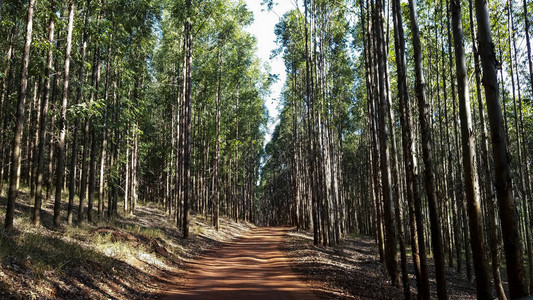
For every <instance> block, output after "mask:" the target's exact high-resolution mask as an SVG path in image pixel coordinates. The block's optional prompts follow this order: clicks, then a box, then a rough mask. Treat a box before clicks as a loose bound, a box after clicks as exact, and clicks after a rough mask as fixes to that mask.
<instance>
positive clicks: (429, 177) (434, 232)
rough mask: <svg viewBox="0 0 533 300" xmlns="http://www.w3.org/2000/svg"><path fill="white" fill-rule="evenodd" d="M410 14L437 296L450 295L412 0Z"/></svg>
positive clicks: (420, 54)
mask: <svg viewBox="0 0 533 300" xmlns="http://www.w3.org/2000/svg"><path fill="white" fill-rule="evenodd" d="M409 11H410V15H411V31H412V34H413V48H414V58H415V77H416V78H415V80H416V81H415V93H416V97H417V99H418V109H419V119H420V127H421V130H422V154H423V159H424V167H425V169H424V184H425V187H426V195H427V200H428V205H429V218H430V226H431V244H432V248H433V253H434V255H435V273H436V278H437V296H438V298H439V299H447V298H448V295H447V292H446V278H445V262H444V253H443V247H442V235H441V225H440V219H439V213H438V204H437V199H436V197H435V178H434V173H433V156H432V153H431V144H432V130H431V117H430V114H431V113H430V107H429V104H428V103H427V102H426V95H425V83H424V74H423V70H422V46H421V44H420V33H419V28H418V20H417V12H416V7H415V3H414V1H413V0H409Z"/></svg>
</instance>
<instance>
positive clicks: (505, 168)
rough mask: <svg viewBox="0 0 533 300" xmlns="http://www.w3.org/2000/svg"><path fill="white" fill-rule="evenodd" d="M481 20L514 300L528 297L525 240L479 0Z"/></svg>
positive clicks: (485, 15) (483, 10)
mask: <svg viewBox="0 0 533 300" xmlns="http://www.w3.org/2000/svg"><path fill="white" fill-rule="evenodd" d="M475 7H476V18H477V21H478V38H479V54H480V57H481V62H482V66H483V85H484V87H485V97H486V100H487V110H488V116H489V123H490V132H491V139H492V151H493V158H494V172H495V177H496V181H495V183H496V192H497V197H498V205H499V208H500V218H501V221H502V223H501V226H502V233H503V241H504V248H505V258H506V262H507V277H508V282H509V292H510V295H511V298H512V299H518V298H522V297H525V296H527V295H528V290H527V284H526V277H525V270H524V265H523V262H522V250H521V238H520V233H519V225H518V216H517V215H516V207H515V202H514V197H513V187H512V186H513V183H512V179H511V168H510V165H509V160H508V157H509V153H508V150H507V143H506V134H505V132H504V128H503V116H502V110H501V106H500V101H499V89H498V78H497V73H496V72H497V70H496V62H497V60H496V54H495V52H494V44H493V42H492V34H491V29H490V19H489V13H488V7H487V2H486V1H484V0H475Z"/></svg>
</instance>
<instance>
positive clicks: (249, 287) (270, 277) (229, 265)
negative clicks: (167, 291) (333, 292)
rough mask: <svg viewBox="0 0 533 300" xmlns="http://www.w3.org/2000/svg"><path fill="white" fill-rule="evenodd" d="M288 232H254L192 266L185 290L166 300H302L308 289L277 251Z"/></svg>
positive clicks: (308, 297)
mask: <svg viewBox="0 0 533 300" xmlns="http://www.w3.org/2000/svg"><path fill="white" fill-rule="evenodd" d="M288 230H289V229H287V228H255V229H253V230H251V231H250V232H248V233H247V234H246V235H244V236H242V237H241V238H239V239H237V240H235V241H234V242H230V243H225V244H224V245H223V246H222V247H219V248H217V249H215V250H212V251H209V252H207V253H206V254H204V255H202V256H201V257H200V258H199V259H198V260H196V261H195V262H194V263H193V264H192V268H191V269H190V271H189V274H188V275H187V276H186V278H187V279H186V283H185V286H183V287H182V288H180V289H179V290H178V291H175V292H172V294H171V295H167V296H165V297H164V298H165V299H229V300H238V299H254V300H255V299H275V300H283V299H305V300H317V299H318V298H317V297H316V296H315V295H314V294H313V293H312V292H311V291H310V290H309V289H308V286H307V285H306V284H305V283H303V282H302V281H301V280H300V279H299V278H298V275H296V273H294V272H293V271H292V270H291V268H290V265H289V261H288V259H287V257H286V256H285V254H284V253H283V252H282V251H281V250H280V249H279V247H280V245H281V243H282V241H283V237H284V236H285V235H286V233H287V231H288Z"/></svg>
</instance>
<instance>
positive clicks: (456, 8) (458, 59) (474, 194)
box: [451, 0, 492, 299]
mask: <svg viewBox="0 0 533 300" xmlns="http://www.w3.org/2000/svg"><path fill="white" fill-rule="evenodd" d="M451 13H452V31H453V37H454V46H455V67H456V71H457V87H458V91H459V112H460V116H461V137H462V142H463V168H464V172H465V188H466V201H467V206H468V220H469V224H470V243H471V247H472V252H473V253H476V255H474V256H473V258H474V269H475V272H476V289H477V297H478V299H489V298H492V292H491V286H490V276H489V268H488V260H487V254H486V251H485V250H486V249H485V244H484V243H485V237H484V232H483V224H482V221H481V207H480V203H479V193H478V189H479V187H478V179H477V169H476V160H475V150H476V144H475V140H474V129H473V127H472V116H471V112H470V96H469V94H468V81H467V80H468V79H467V74H466V73H467V71H466V61H465V50H464V46H463V42H464V36H463V25H462V18H461V3H460V0H452V1H451Z"/></svg>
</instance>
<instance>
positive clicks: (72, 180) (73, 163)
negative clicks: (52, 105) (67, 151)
mask: <svg viewBox="0 0 533 300" xmlns="http://www.w3.org/2000/svg"><path fill="white" fill-rule="evenodd" d="M90 5H91V1H90V0H87V2H86V8H85V25H84V28H83V34H82V41H81V51H80V52H81V61H80V70H79V75H78V76H79V77H78V81H79V83H78V89H77V95H76V104H79V103H80V102H81V100H82V97H83V80H84V77H85V67H84V64H85V58H86V55H87V54H86V52H87V38H88V30H89V15H90V11H91V10H90ZM79 124H80V120H79V118H78V117H75V119H74V132H73V133H72V151H71V152H72V155H71V158H70V175H69V188H68V189H69V195H68V208H67V223H68V224H72V215H73V209H74V196H75V195H76V173H77V172H76V167H77V164H78V147H79V145H78V142H79V135H78V130H79ZM80 198H81V195H80ZM81 214H82V212H81V209H80V211H78V218H79V219H81V218H80V216H81Z"/></svg>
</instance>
